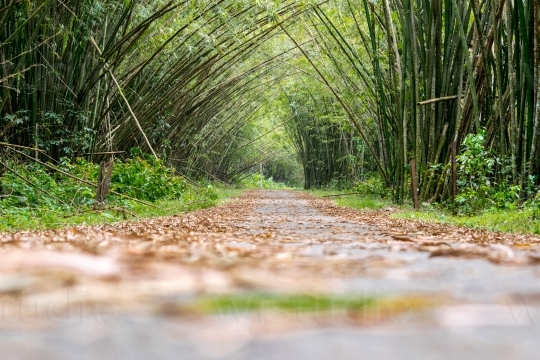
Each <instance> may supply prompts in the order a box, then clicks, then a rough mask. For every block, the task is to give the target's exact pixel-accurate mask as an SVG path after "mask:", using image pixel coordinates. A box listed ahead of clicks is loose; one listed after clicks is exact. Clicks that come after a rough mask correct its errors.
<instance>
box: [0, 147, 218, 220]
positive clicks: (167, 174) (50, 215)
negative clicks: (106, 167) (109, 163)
mask: <svg viewBox="0 0 540 360" xmlns="http://www.w3.org/2000/svg"><path fill="white" fill-rule="evenodd" d="M5 165H6V167H8V168H9V171H7V172H6V173H5V174H4V176H2V177H1V178H0V186H1V190H2V194H4V195H2V198H1V199H0V229H2V230H10V229H11V230H12V229H21V228H33V227H40V226H46V227H49V226H56V225H68V224H76V223H92V222H95V221H96V220H98V221H112V220H119V219H126V218H132V217H134V216H152V215H167V214H173V213H178V212H182V211H186V210H189V209H194V208H201V207H207V206H211V205H214V204H216V201H217V200H218V193H217V192H216V189H215V188H214V187H213V186H212V185H210V184H207V185H204V186H203V185H200V186H198V187H194V186H193V185H191V184H189V183H188V182H186V180H185V179H184V178H182V177H180V176H178V175H176V174H175V173H174V170H173V169H170V168H167V167H165V166H164V165H163V163H161V161H159V160H155V159H153V158H149V159H144V158H141V157H135V158H131V159H127V160H126V161H121V160H117V161H115V163H114V176H113V177H112V179H111V190H112V191H113V192H114V193H115V194H111V195H109V197H108V199H107V206H105V207H101V206H100V207H97V208H96V207H94V205H95V203H96V201H95V197H96V189H95V186H92V184H93V183H95V182H96V179H97V173H98V168H99V167H98V165H96V164H93V163H90V162H87V161H85V160H82V159H78V160H77V161H75V162H74V163H71V162H70V161H69V160H67V159H64V161H63V162H62V163H61V164H59V165H58V167H57V169H58V170H59V171H61V172H65V173H68V174H70V175H72V176H74V177H77V178H79V179H81V180H77V179H74V178H73V177H68V176H66V175H63V174H62V173H61V172H58V171H51V170H50V168H48V167H45V166H43V165H40V164H33V163H30V164H27V163H23V162H20V161H17V160H16V159H14V158H11V159H10V160H8V162H7V164H5ZM83 181H85V182H83ZM123 195H127V196H129V197H126V196H123ZM138 200H139V201H138ZM145 201H149V202H151V203H149V204H147V205H145V204H143V202H145ZM167 210H168V211H167Z"/></svg>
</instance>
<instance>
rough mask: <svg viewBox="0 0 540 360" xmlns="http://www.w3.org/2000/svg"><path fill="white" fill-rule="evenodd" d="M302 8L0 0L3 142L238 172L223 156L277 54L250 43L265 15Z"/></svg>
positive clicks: (263, 31)
mask: <svg viewBox="0 0 540 360" xmlns="http://www.w3.org/2000/svg"><path fill="white" fill-rule="evenodd" d="M302 11H303V10H302V8H300V7H299V6H298V5H297V4H295V3H294V2H292V1H285V2H283V1H281V2H279V3H276V4H267V6H262V5H261V6H259V5H257V4H254V3H250V2H244V1H230V0H220V1H209V0H208V1H205V0H202V1H199V0H197V1H195V0H193V1H191V0H183V1H160V0H156V1H142V0H133V1H108V0H103V1H94V0H69V1H56V0H37V1H20V0H3V1H2V3H1V5H0V23H1V27H0V39H1V42H0V59H1V64H2V67H1V74H2V76H1V79H0V80H1V87H0V101H1V102H2V106H1V114H0V115H1V116H0V121H2V129H1V132H0V135H1V137H2V138H3V140H4V141H6V142H8V143H11V144H17V145H21V146H23V145H24V146H30V147H35V148H39V149H40V150H42V151H45V152H46V154H45V155H42V154H41V152H40V153H39V157H45V158H48V159H50V158H52V159H54V160H59V159H60V158H61V157H64V156H72V157H74V156H83V155H90V156H92V157H93V158H94V159H97V158H99V155H96V156H93V154H101V153H104V152H118V151H124V152H127V151H129V150H130V149H131V148H133V147H138V148H140V149H141V150H142V151H144V152H147V153H153V154H154V156H160V157H167V158H170V159H176V160H171V161H177V166H179V167H183V168H184V170H185V171H193V169H195V171H199V170H201V171H202V170H204V172H205V173H208V174H210V175H213V174H217V175H222V176H223V177H231V176H235V175H237V173H235V172H241V171H243V167H246V166H247V165H246V161H244V164H243V165H242V166H240V165H238V164H235V162H234V159H230V158H226V156H225V155H227V154H231V153H232V152H233V151H228V149H229V148H230V147H231V145H230V144H231V143H235V142H234V141H232V140H231V139H234V137H235V136H237V133H238V131H239V129H240V128H241V126H242V124H243V121H245V119H246V118H248V117H249V116H250V114H252V113H253V112H254V111H255V109H256V108H257V107H258V106H259V105H258V100H257V99H258V98H260V97H261V95H260V93H262V92H263V90H264V91H265V90H266V87H267V86H266V84H265V82H267V81H269V82H271V81H272V78H270V77H268V76H266V74H269V73H272V74H274V76H275V77H279V69H278V70H276V69H277V68H278V67H279V65H280V64H279V63H278V61H277V60H278V59H280V56H279V55H280V54H276V55H274V54H271V56H260V54H258V48H259V46H260V45H261V44H263V43H264V42H265V41H267V40H268V39H271V38H272V37H273V36H274V35H275V29H276V27H277V26H278V24H279V22H276V21H273V20H272V18H273V17H275V18H279V19H280V20H279V21H283V22H286V21H288V20H289V19H290V18H292V17H294V16H295V15H297V14H298V13H300V12H302ZM285 55H286V54H285ZM248 59H249V61H247V60H248ZM233 147H234V146H233ZM229 150H230V149H229ZM233 150H234V149H233ZM223 154H225V155H223ZM258 161H260V159H258V158H257V156H255V157H253V158H252V159H249V161H247V163H248V164H250V163H255V164H257V162H258ZM248 167H249V166H248ZM205 169H206V170H205Z"/></svg>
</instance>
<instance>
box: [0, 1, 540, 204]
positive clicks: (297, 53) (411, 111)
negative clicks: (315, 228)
mask: <svg viewBox="0 0 540 360" xmlns="http://www.w3.org/2000/svg"><path fill="white" fill-rule="evenodd" d="M539 12H540V9H539V3H538V1H536V0H482V1H479V0H467V1H457V0H433V1H424V0H401V1H398V0H377V1H375V0H326V1H322V0H321V1H315V0H313V1H294V0H287V1H271V0H259V1H241V0H172V1H165V0H153V1H143V0H131V1H129V0H125V1H108V0H101V1H90V0H68V1H58V0H36V1H26V0H2V1H1V5H0V24H1V27H0V64H1V69H0V71H1V76H0V101H1V102H2V105H1V106H0V109H1V113H0V121H1V122H2V127H1V130H0V137H1V141H4V142H6V143H11V144H16V145H21V146H28V147H32V148H39V149H40V150H41V151H45V152H46V154H43V153H41V152H40V153H36V156H38V157H41V158H47V157H48V158H52V159H55V160H59V159H60V158H61V157H63V156H71V157H75V156H83V155H84V156H89V157H91V158H92V159H94V160H97V159H99V157H100V156H101V155H100V154H102V153H104V152H116V151H124V152H126V151H129V149H131V148H133V147H138V148H140V149H142V150H143V151H145V152H147V153H153V154H154V155H155V156H157V157H162V158H166V159H168V161H170V162H171V163H172V164H174V166H176V167H177V168H178V169H180V170H181V171H183V172H184V173H193V174H199V175H200V174H205V176H206V175H207V176H210V177H213V178H219V179H222V180H231V179H235V178H239V177H241V176H242V174H244V173H246V172H247V171H250V169H252V168H253V167H254V166H255V165H258V164H259V163H261V162H271V158H272V157H275V156H276V154H277V152H279V151H277V150H276V146H275V144H273V143H272V141H268V138H269V137H268V136H267V134H268V133H270V132H272V131H281V132H282V133H283V134H284V136H288V138H289V140H288V141H289V142H290V143H291V144H292V147H293V148H294V149H295V150H296V152H297V155H298V157H299V159H300V160H301V161H300V162H301V163H302V165H303V167H304V175H305V178H306V187H311V186H324V185H328V184H330V183H332V182H333V181H336V180H338V181H341V180H343V181H346V182H351V181H354V180H355V179H357V180H361V179H362V177H363V176H364V174H365V173H366V172H369V171H375V172H377V173H378V174H379V176H380V177H381V179H382V180H383V181H384V183H385V184H386V185H387V186H388V187H389V188H391V189H392V194H393V197H394V199H395V200H396V201H398V202H399V201H403V200H404V199H405V198H406V197H407V196H408V193H409V181H410V169H409V168H408V164H409V160H411V159H414V160H415V163H416V164H417V166H416V174H415V175H416V177H418V179H419V184H418V190H419V193H420V197H421V199H422V200H423V201H438V200H441V199H445V198H447V197H448V196H449V194H450V181H449V172H448V167H449V163H450V153H451V148H452V144H457V149H458V152H459V151H460V150H461V149H462V144H463V143H464V141H465V139H466V137H467V135H469V134H480V133H482V134H484V133H485V143H484V146H485V148H486V149H487V150H489V152H490V153H492V154H494V156H496V158H497V162H496V167H495V173H494V175H493V176H494V177H495V178H502V177H505V179H508V181H510V182H511V183H513V184H516V185H520V186H521V188H524V187H525V186H526V184H527V183H529V182H534V183H536V184H538V176H537V175H538V171H539V169H540V163H539V160H538V158H539V156H538V155H539V151H540V149H539V148H540V134H539V117H540V91H539V89H540V46H539V40H540V24H539V17H540V15H539ZM269 109H270V110H269ZM260 119H266V120H268V119H272V122H271V125H270V126H269V129H270V130H269V131H266V130H264V131H262V130H261V131H254V130H253V129H254V128H256V127H257V122H258V121H259V120H260ZM246 124H249V125H250V126H248V127H246ZM276 129H278V130H276ZM276 151H277V152H276ZM274 165H275V164H274ZM274 165H272V166H274ZM278 167H279V166H278Z"/></svg>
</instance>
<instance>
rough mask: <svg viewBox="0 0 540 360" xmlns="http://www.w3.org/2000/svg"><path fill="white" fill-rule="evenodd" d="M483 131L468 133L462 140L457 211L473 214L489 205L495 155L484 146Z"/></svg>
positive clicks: (459, 157)
mask: <svg viewBox="0 0 540 360" xmlns="http://www.w3.org/2000/svg"><path fill="white" fill-rule="evenodd" d="M484 142H485V131H484V130H481V131H480V132H479V133H478V134H469V135H467V136H466V137H465V139H464V140H463V151H462V152H461V154H459V155H458V156H457V162H458V174H459V178H458V183H457V185H458V196H457V197H456V203H457V205H458V212H460V213H464V214H473V213H476V212H478V211H480V210H482V209H485V208H487V207H489V206H490V205H491V204H492V203H491V201H490V192H491V191H492V186H493V184H492V181H491V180H490V176H491V175H492V174H493V167H494V165H495V156H493V154H491V153H490V152H489V151H487V150H486V149H485V147H484Z"/></svg>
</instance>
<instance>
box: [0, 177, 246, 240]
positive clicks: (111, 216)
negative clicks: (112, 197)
mask: <svg viewBox="0 0 540 360" xmlns="http://www.w3.org/2000/svg"><path fill="white" fill-rule="evenodd" d="M215 190H216V193H217V198H215V199H208V198H204V197H198V196H197V194H194V193H188V194H186V198H184V199H180V200H158V201H156V202H154V203H152V204H153V205H154V206H155V208H153V207H149V206H145V205H143V204H139V203H135V202H127V203H126V205H128V206H125V207H122V206H111V207H109V208H105V209H104V210H100V211H95V210H83V211H81V212H80V213H66V212H62V211H55V210H53V209H49V208H26V209H15V210H14V211H5V212H4V213H3V214H2V215H0V231H5V232H15V231H23V230H45V229H60V228H65V227H70V226H75V225H96V224H103V223H114V222H118V221H122V220H129V219H136V218H151V217H160V216H172V215H179V214H183V213H186V212H190V211H195V210H199V209H204V208H208V207H212V206H217V205H221V204H224V203H226V202H227V201H230V200H231V199H232V198H234V197H237V196H240V195H241V194H242V192H243V190H241V189H229V188H227V189H225V188H221V187H217V188H216V189H215ZM187 199H189V200H187Z"/></svg>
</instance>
